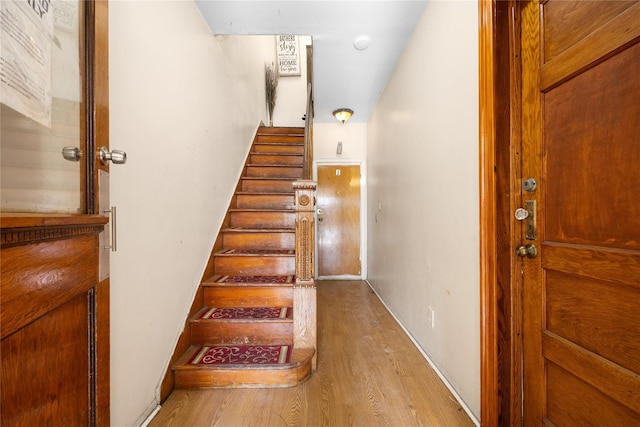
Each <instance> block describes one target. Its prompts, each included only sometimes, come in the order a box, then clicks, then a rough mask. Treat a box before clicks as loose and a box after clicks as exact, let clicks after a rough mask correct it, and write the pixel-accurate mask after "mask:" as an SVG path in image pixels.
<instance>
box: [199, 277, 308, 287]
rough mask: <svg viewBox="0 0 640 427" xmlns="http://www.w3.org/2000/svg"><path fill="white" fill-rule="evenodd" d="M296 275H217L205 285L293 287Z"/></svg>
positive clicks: (203, 283)
mask: <svg viewBox="0 0 640 427" xmlns="http://www.w3.org/2000/svg"><path fill="white" fill-rule="evenodd" d="M294 283H295V277H294V276H293V275H279V276H274V275H264V276H255V275H253V276H244V275H234V276H232V275H218V274H217V275H215V276H212V277H210V278H208V279H207V280H205V281H204V282H202V285H203V286H209V287H215V286H220V287H228V286H256V287H261V286H289V287H293V284H294Z"/></svg>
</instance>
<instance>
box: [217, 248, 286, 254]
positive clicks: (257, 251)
mask: <svg viewBox="0 0 640 427" xmlns="http://www.w3.org/2000/svg"><path fill="white" fill-rule="evenodd" d="M295 252H296V251H295V250H294V249H224V250H222V251H220V252H218V253H219V254H222V255H230V254H234V255H293V254H294V253H295Z"/></svg>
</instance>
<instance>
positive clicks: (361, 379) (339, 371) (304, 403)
mask: <svg viewBox="0 0 640 427" xmlns="http://www.w3.org/2000/svg"><path fill="white" fill-rule="evenodd" d="M318 341H319V343H318V346H319V353H318V370H317V371H316V372H315V373H314V374H313V375H312V377H311V378H310V379H309V380H308V381H306V382H305V383H303V384H301V385H299V386H297V387H292V388H280V389H226V390H221V389H211V390H176V391H174V392H173V393H172V394H171V396H169V398H168V399H167V401H166V402H165V403H164V404H163V405H162V409H161V410H160V412H159V413H158V414H157V415H156V417H155V418H154V419H153V420H152V422H151V423H150V426H232V427H244V426H261V427H262V426H266V427H279V426H305V427H315V426H336V427H342V426H447V427H453V426H472V425H474V424H473V422H472V421H471V419H470V418H469V417H468V415H467V414H466V413H465V412H464V410H463V409H462V407H461V406H460V405H459V404H458V402H457V401H456V400H455V399H454V397H453V396H452V395H451V393H450V392H449V390H447V388H446V387H445V385H444V384H443V383H442V381H441V380H440V379H439V378H438V376H437V375H436V374H435V372H433V370H432V369H431V368H430V366H429V365H428V363H427V362H426V361H425V359H424V358H423V357H422V355H421V354H420V352H419V351H418V350H417V349H416V348H415V346H414V345H413V343H412V342H411V341H410V339H409V338H408V337H407V336H406V334H405V333H404V331H402V329H401V328H400V326H399V325H398V324H397V323H396V321H395V320H394V319H393V317H391V315H390V314H389V313H388V312H387V310H386V309H385V308H384V306H383V305H382V303H381V302H380V301H379V300H378V298H377V296H376V295H375V294H374V293H373V292H372V291H371V289H370V288H369V286H368V285H367V284H366V283H365V282H362V281H320V282H318ZM472 363H475V362H474V361H472Z"/></svg>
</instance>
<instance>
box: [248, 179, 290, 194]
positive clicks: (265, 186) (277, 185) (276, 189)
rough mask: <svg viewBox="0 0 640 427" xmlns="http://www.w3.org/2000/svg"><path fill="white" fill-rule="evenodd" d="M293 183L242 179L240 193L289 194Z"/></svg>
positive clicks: (277, 180) (275, 180) (288, 181)
mask: <svg viewBox="0 0 640 427" xmlns="http://www.w3.org/2000/svg"><path fill="white" fill-rule="evenodd" d="M293 181H295V180H293V179H292V180H280V179H243V180H242V191H257V192H263V193H289V192H291V191H293Z"/></svg>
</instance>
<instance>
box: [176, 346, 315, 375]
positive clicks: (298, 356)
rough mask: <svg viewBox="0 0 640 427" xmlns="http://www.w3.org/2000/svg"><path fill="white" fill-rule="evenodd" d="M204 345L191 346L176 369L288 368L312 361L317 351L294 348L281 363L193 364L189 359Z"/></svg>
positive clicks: (177, 363)
mask: <svg viewBox="0 0 640 427" xmlns="http://www.w3.org/2000/svg"><path fill="white" fill-rule="evenodd" d="M207 347H228V345H217V346H214V345H211V346H207ZM202 348H203V346H191V347H190V348H189V350H187V351H186V352H185V353H184V354H183V355H182V356H181V357H180V359H178V361H177V362H176V363H175V364H174V365H173V370H174V371H217V370H222V371H228V370H232V371H235V370H243V371H246V370H250V369H253V370H259V371H263V370H272V369H276V370H287V369H291V368H296V367H299V366H302V365H303V364H305V363H310V362H311V359H312V358H313V355H314V354H315V351H314V350H313V349H308V348H292V349H291V358H290V361H289V363H279V364H228V365H193V364H190V363H189V361H190V360H191V359H192V358H193V357H194V356H195V354H196V353H197V352H198V351H200V350H202Z"/></svg>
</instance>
